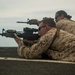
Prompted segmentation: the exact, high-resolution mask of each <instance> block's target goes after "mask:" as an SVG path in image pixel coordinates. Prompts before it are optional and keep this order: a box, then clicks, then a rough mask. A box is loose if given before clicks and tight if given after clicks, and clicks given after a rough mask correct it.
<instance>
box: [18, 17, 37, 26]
mask: <svg viewBox="0 0 75 75" xmlns="http://www.w3.org/2000/svg"><path fill="white" fill-rule="evenodd" d="M17 23H27V24H29V25H38V20H37V19H31V20H30V19H29V18H28V19H27V22H23V21H17Z"/></svg>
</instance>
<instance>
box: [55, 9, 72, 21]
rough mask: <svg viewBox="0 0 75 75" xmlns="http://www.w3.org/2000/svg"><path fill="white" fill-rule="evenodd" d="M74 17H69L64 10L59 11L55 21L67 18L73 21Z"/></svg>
mask: <svg viewBox="0 0 75 75" xmlns="http://www.w3.org/2000/svg"><path fill="white" fill-rule="evenodd" d="M71 17H72V16H70V15H68V14H67V13H66V12H65V11H64V10H59V11H57V12H56V14H55V20H56V22H58V21H59V20H61V19H64V18H67V19H71Z"/></svg>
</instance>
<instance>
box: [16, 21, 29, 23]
mask: <svg viewBox="0 0 75 75" xmlns="http://www.w3.org/2000/svg"><path fill="white" fill-rule="evenodd" d="M17 23H28V22H20V21H17Z"/></svg>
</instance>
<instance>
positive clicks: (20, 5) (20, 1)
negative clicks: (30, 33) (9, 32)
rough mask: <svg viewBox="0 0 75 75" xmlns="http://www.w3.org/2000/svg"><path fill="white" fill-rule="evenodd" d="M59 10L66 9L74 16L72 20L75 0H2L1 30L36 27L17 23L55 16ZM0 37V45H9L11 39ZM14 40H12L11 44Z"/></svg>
mask: <svg viewBox="0 0 75 75" xmlns="http://www.w3.org/2000/svg"><path fill="white" fill-rule="evenodd" d="M59 10H65V11H66V12H67V14H68V15H71V16H72V20H75V0H0V32H1V30H2V28H5V29H10V28H12V29H17V30H22V29H23V28H24V27H27V26H28V27H35V28H36V26H29V25H26V24H17V23H16V21H27V18H30V19H38V20H41V19H42V18H43V17H52V18H54V17H55V13H56V12H57V11H59ZM0 39H1V40H0V46H3V45H4V46H5V45H7V44H6V43H7V42H8V41H9V40H7V39H5V38H2V37H1V36H0ZM4 41H5V42H6V43H4ZM14 42H15V41H13V40H12V42H11V41H10V43H11V45H13V44H14ZM9 45H10V44H8V46H9ZM14 45H15V44H14Z"/></svg>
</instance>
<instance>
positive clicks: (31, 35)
mask: <svg viewBox="0 0 75 75" xmlns="http://www.w3.org/2000/svg"><path fill="white" fill-rule="evenodd" d="M14 33H16V35H17V36H18V37H20V38H23V40H24V42H27V43H31V42H28V41H27V40H29V41H35V40H37V39H38V38H39V35H38V29H35V28H27V27H26V28H23V31H16V30H5V29H2V33H0V35H1V36H5V37H11V38H14V37H15V36H14Z"/></svg>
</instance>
